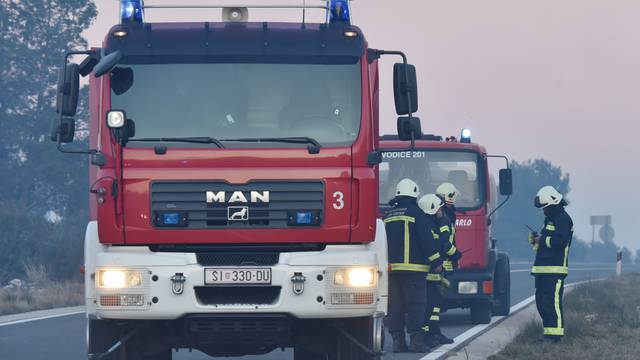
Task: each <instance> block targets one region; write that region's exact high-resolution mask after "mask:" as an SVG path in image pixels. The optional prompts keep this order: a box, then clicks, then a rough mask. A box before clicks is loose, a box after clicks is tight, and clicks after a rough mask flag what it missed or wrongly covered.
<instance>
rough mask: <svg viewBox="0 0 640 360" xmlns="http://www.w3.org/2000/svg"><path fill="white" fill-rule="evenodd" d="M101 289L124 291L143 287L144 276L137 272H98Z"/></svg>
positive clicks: (98, 282)
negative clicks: (124, 289)
mask: <svg viewBox="0 0 640 360" xmlns="http://www.w3.org/2000/svg"><path fill="white" fill-rule="evenodd" d="M97 276H98V278H97V280H98V281H97V284H98V287H99V288H108V289H123V288H135V287H141V286H142V274H141V273H140V271H137V270H98V273H97Z"/></svg>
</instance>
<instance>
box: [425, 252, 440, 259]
mask: <svg viewBox="0 0 640 360" xmlns="http://www.w3.org/2000/svg"><path fill="white" fill-rule="evenodd" d="M438 258H440V253H435V254H433V255H431V256H429V258H428V259H429V261H433V260H436V259H438Z"/></svg>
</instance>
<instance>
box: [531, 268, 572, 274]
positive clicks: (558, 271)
mask: <svg viewBox="0 0 640 360" xmlns="http://www.w3.org/2000/svg"><path fill="white" fill-rule="evenodd" d="M531 272H532V273H534V274H568V273H569V269H567V267H566V266H534V267H532V268H531Z"/></svg>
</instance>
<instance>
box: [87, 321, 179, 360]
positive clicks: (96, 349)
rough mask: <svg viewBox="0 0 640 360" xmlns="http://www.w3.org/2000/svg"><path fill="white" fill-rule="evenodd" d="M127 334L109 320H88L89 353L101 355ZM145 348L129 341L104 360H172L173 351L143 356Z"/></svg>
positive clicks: (166, 350) (167, 350)
mask: <svg viewBox="0 0 640 360" xmlns="http://www.w3.org/2000/svg"><path fill="white" fill-rule="evenodd" d="M125 333H126V329H125V328H124V327H122V326H119V325H118V324H116V323H115V322H112V321H107V320H88V322H87V352H88V354H100V353H103V352H105V351H107V350H108V349H109V348H111V346H113V345H114V344H115V343H116V342H117V341H118V340H120V339H121V338H122V337H123V336H124V335H125ZM143 348H144V347H143V346H139V344H136V342H135V339H131V340H129V342H128V343H127V344H125V345H124V346H121V347H120V348H119V349H118V350H116V351H115V352H114V353H113V354H110V355H109V356H107V357H106V358H104V360H171V358H172V354H171V349H170V348H168V349H162V350H161V351H158V352H156V353H155V354H152V355H149V354H141V353H140V351H139V349H143Z"/></svg>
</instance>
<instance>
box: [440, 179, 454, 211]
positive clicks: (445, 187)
mask: <svg viewBox="0 0 640 360" xmlns="http://www.w3.org/2000/svg"><path fill="white" fill-rule="evenodd" d="M436 194H437V195H438V196H440V197H441V198H442V199H443V200H444V201H445V202H446V203H447V204H449V205H454V204H455V203H456V199H457V198H458V189H456V187H455V186H454V185H453V184H452V183H448V182H446V183H442V184H440V186H438V188H437V189H436Z"/></svg>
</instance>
